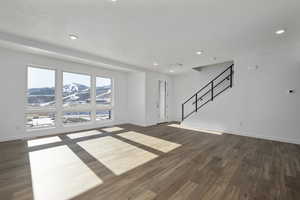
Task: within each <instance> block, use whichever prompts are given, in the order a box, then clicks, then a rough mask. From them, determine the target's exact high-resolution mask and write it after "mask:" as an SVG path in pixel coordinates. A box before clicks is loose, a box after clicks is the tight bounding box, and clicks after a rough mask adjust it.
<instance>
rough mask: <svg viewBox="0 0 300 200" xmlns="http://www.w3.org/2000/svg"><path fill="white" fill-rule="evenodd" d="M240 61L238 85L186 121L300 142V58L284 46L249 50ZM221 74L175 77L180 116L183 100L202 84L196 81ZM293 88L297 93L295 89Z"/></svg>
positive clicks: (233, 131) (237, 59) (175, 106)
mask: <svg viewBox="0 0 300 200" xmlns="http://www.w3.org/2000/svg"><path fill="white" fill-rule="evenodd" d="M234 61H235V67H234V71H235V74H234V86H233V88H232V89H230V90H227V91H226V92H224V93H223V94H222V95H220V96H219V97H218V98H216V99H215V100H214V102H212V103H209V104H208V105H206V106H205V107H204V108H203V109H201V110H200V111H199V112H198V113H197V114H195V115H193V116H192V117H190V118H189V119H187V120H185V122H184V123H183V124H185V125H186V126H192V127H195V128H200V129H207V130H218V131H223V132H227V133H234V134H239V135H246V136H251V137H258V138H265V139H272V140H279V141H285V142H291V143H298V144H300V131H299V130H300V91H299V90H300V79H299V75H300V65H299V63H297V62H296V60H295V59H294V58H293V57H292V55H289V54H287V53H285V52H284V51H277V52H273V53H264V54H259V55H247V56H243V57H239V58H236V59H234ZM256 66H257V67H256ZM196 73H200V74H201V75H196ZM216 74H217V73H216V70H215V69H207V70H206V71H203V72H190V73H187V74H184V75H179V76H175V77H173V82H174V95H175V97H176V99H175V102H174V103H175V104H174V108H176V110H175V112H176V113H175V116H174V117H175V118H176V119H177V120H180V117H181V103H182V102H183V100H184V99H185V98H187V97H189V96H191V95H192V94H193V93H194V92H195V91H196V90H197V88H200V87H201V85H199V86H196V85H195V83H204V82H206V81H208V80H209V79H210V77H213V76H215V75H216ZM203 76H204V77H206V76H207V77H209V78H202V77H203ZM198 79H201V80H198ZM289 89H294V90H295V93H293V94H289V93H288V90H289Z"/></svg>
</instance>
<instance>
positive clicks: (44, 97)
mask: <svg viewBox="0 0 300 200" xmlns="http://www.w3.org/2000/svg"><path fill="white" fill-rule="evenodd" d="M27 73H28V75H27V77H28V78H27V106H28V107H29V108H43V107H51V106H54V105H55V71H54V70H50V69H42V68H35V67H28V71H27Z"/></svg>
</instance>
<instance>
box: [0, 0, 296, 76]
mask: <svg viewBox="0 0 300 200" xmlns="http://www.w3.org/2000/svg"><path fill="white" fill-rule="evenodd" d="M299 19H300V1H299V0H157V1H155V0H148V1H146V0H143V1H142V0H117V2H112V1H110V0H48V1H38V0H9V1H8V0H7V1H3V2H1V7H0V31H1V32H5V33H9V34H14V35H17V36H21V37H24V38H29V39H33V40H36V41H37V42H44V43H48V44H50V45H56V46H57V47H63V48H67V49H72V50H78V51H80V52H85V53H87V54H91V55H97V56H100V57H101V58H108V59H113V60H115V61H118V62H122V63H127V64H133V65H135V66H138V67H144V68H149V69H155V68H158V70H160V71H168V70H170V69H171V68H172V69H173V68H175V70H178V69H177V68H181V67H178V66H174V65H175V64H176V63H182V64H183V67H182V68H184V69H186V68H192V67H195V66H200V65H205V64H211V63H214V62H222V61H225V60H232V59H234V57H236V56H239V55H241V54H243V55H244V54H247V53H248V52H250V51H251V52H253V51H257V52H260V51H267V50H271V49H273V48H278V47H282V46H285V48H290V49H291V50H292V49H294V50H298V49H299V47H300V20H299ZM281 28H284V29H286V30H287V32H286V34H284V35H281V36H278V35H276V34H274V32H275V31H276V30H278V29H281ZM69 34H75V35H77V36H78V37H79V39H78V40H75V41H72V40H70V39H69V37H68V35H69ZM198 50H203V51H204V54H203V55H201V56H199V55H196V53H195V52H196V51H198ZM213 57H216V58H217V61H215V60H213V59H212V58H213ZM153 62H157V63H159V66H158V67H154V66H153V65H152V64H153Z"/></svg>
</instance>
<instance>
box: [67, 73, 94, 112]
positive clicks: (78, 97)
mask: <svg viewBox="0 0 300 200" xmlns="http://www.w3.org/2000/svg"><path fill="white" fill-rule="evenodd" d="M90 89H91V77H90V76H88V75H82V74H75V73H68V72H64V73H63V106H64V107H69V106H76V105H79V104H81V105H82V104H89V103H90V102H91V90H90Z"/></svg>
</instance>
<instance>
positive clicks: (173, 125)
mask: <svg viewBox="0 0 300 200" xmlns="http://www.w3.org/2000/svg"><path fill="white" fill-rule="evenodd" d="M168 126H170V127H174V128H181V129H186V130H191V131H198V132H202V133H210V134H215V135H223V132H221V131H211V130H204V129H198V128H189V127H183V126H181V125H180V124H169V125H168Z"/></svg>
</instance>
